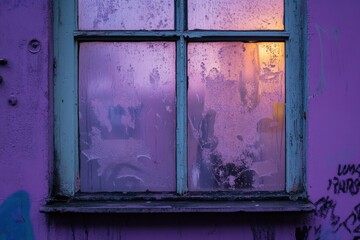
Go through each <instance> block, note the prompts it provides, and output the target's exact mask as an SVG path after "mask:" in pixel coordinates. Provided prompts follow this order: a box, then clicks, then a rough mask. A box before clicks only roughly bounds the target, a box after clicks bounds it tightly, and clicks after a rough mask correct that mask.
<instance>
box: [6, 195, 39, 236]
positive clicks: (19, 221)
mask: <svg viewBox="0 0 360 240" xmlns="http://www.w3.org/2000/svg"><path fill="white" fill-rule="evenodd" d="M29 211H30V199H29V194H28V193H27V192H25V191H22V190H20V191H17V192H15V193H13V194H12V195H10V196H9V197H8V198H7V199H5V201H4V202H3V203H2V204H1V205H0V240H18V239H24V240H33V239H34V235H33V229H32V224H31V222H30V215H29Z"/></svg>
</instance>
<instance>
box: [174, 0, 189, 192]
mask: <svg viewBox="0 0 360 240" xmlns="http://www.w3.org/2000/svg"><path fill="white" fill-rule="evenodd" d="M184 14H185V0H178V1H176V12H175V17H176V26H175V27H176V31H177V32H179V33H182V32H183V31H184V30H185V29H186V21H185V15H184ZM186 51H187V50H186V42H185V39H184V37H183V36H180V39H179V40H178V41H177V42H176V192H177V193H178V194H183V193H185V192H186V191H187V187H188V184H187V67H186V63H187V57H186Z"/></svg>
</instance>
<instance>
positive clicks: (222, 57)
mask: <svg viewBox="0 0 360 240" xmlns="http://www.w3.org/2000/svg"><path fill="white" fill-rule="evenodd" d="M284 75H285V74H284V43H241V42H226V43H225V42H216V43H189V44H188V76H189V91H188V143H189V146H188V159H189V164H188V178H189V179H188V180H189V189H190V190H191V191H217V190H224V191H228V190H229V191H230V190H239V191H263V190H264V191H270V190H271V191H272V190H274V191H275V190H284V188H285V122H284V120H285V114H284V101H285V81H284Z"/></svg>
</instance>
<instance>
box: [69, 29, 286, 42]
mask: <svg viewBox="0 0 360 240" xmlns="http://www.w3.org/2000/svg"><path fill="white" fill-rule="evenodd" d="M74 36H75V38H76V39H78V40H81V41H96V40H104V41H106V40H107V41H109V40H116V41H128V40H142V41H144V40H160V39H161V40H164V39H168V40H176V39H179V37H180V36H184V37H185V38H187V40H188V41H204V40H207V39H210V40H212V39H214V38H217V39H221V40H224V38H226V40H228V39H229V38H230V39H231V37H233V38H235V39H236V40H238V41H266V40H268V41H283V40H284V39H287V38H289V36H290V33H289V32H287V31H211V32H209V31H182V30H181V29H178V30H174V31H75V32H74Z"/></svg>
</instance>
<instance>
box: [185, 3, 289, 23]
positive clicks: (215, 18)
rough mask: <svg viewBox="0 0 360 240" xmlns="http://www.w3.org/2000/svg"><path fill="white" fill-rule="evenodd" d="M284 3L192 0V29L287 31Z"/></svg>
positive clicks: (190, 10) (189, 19) (190, 7)
mask: <svg viewBox="0 0 360 240" xmlns="http://www.w3.org/2000/svg"><path fill="white" fill-rule="evenodd" d="M283 18H284V0H188V28H189V30H194V29H212V30H283V29H284V23H283Z"/></svg>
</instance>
